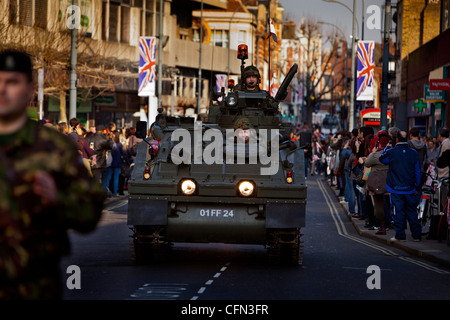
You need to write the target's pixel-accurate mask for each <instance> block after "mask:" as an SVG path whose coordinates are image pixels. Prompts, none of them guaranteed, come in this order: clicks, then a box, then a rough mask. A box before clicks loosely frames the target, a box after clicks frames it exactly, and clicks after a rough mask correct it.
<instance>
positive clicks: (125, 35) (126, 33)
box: [120, 6, 130, 43]
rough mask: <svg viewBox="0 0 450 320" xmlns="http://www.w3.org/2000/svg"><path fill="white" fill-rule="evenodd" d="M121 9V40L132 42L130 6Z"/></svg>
mask: <svg viewBox="0 0 450 320" xmlns="http://www.w3.org/2000/svg"><path fill="white" fill-rule="evenodd" d="M120 9H121V10H120V11H121V15H120V42H123V43H130V7H124V6H122V7H121V8H120Z"/></svg>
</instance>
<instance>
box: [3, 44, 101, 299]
mask: <svg viewBox="0 0 450 320" xmlns="http://www.w3.org/2000/svg"><path fill="white" fill-rule="evenodd" d="M32 70H33V66H32V63H31V59H30V57H29V56H28V55H27V54H25V53H22V52H19V51H14V50H8V51H2V52H0V299H55V298H56V299H58V298H62V289H63V288H62V281H61V280H62V279H61V274H60V270H59V265H60V259H61V256H62V255H65V254H68V253H69V249H70V247H69V239H68V236H67V230H68V229H73V230H76V231H79V232H83V233H84V232H89V231H92V230H93V229H94V228H95V226H96V224H97V222H98V220H99V218H100V215H101V211H102V207H103V201H104V199H103V193H102V189H101V186H100V185H99V184H98V183H96V182H94V181H93V180H92V179H91V178H90V177H89V175H88V172H87V170H86V168H85V167H84V166H83V162H82V161H81V157H80V155H79V153H78V152H77V149H76V147H75V146H74V144H73V142H72V141H71V140H70V138H68V137H67V136H65V135H62V134H60V133H59V132H57V131H56V130H52V129H49V128H46V127H45V126H41V125H39V124H38V123H37V122H35V121H32V120H30V119H29V118H28V115H27V106H28V104H29V102H30V101H31V100H32V98H33V94H34V85H33V79H32V78H33V76H32Z"/></svg>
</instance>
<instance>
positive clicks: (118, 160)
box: [105, 132, 123, 197]
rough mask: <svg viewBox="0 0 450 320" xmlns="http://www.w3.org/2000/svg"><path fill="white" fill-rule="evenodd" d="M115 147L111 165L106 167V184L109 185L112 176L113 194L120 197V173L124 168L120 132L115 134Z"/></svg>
mask: <svg viewBox="0 0 450 320" xmlns="http://www.w3.org/2000/svg"><path fill="white" fill-rule="evenodd" d="M112 139H113V142H114V144H113V147H112V150H111V151H110V152H111V156H112V161H111V165H110V166H109V167H108V168H107V169H106V170H107V173H106V183H105V186H106V187H109V185H110V182H111V178H112V185H113V190H112V194H113V197H118V196H119V195H118V193H117V192H118V188H119V174H120V169H121V168H122V156H123V146H122V144H121V143H120V139H119V134H118V132H117V133H115V134H113V138H112Z"/></svg>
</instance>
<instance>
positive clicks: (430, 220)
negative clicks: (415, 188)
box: [417, 173, 450, 245]
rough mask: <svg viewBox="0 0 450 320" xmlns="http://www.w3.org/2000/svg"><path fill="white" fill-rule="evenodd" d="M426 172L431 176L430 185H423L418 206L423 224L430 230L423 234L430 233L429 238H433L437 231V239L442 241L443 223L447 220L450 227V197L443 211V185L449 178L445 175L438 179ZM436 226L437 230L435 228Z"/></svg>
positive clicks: (449, 242)
mask: <svg viewBox="0 0 450 320" xmlns="http://www.w3.org/2000/svg"><path fill="white" fill-rule="evenodd" d="M425 174H426V175H427V176H429V177H430V178H431V181H430V184H429V185H424V186H423V187H422V195H421V200H420V202H419V205H418V206H417V212H418V218H419V221H420V223H421V224H422V228H424V227H427V226H428V228H429V232H425V233H422V234H428V237H427V239H432V238H433V236H434V232H435V233H436V237H437V240H438V241H439V242H441V241H442V239H443V234H442V231H440V230H442V229H441V228H442V223H443V222H444V221H447V224H448V228H447V229H450V210H448V207H449V206H450V201H449V198H447V201H446V202H445V206H444V207H443V209H444V210H443V211H444V212H442V211H441V186H442V183H445V181H447V182H448V179H449V178H448V177H443V178H439V179H436V178H434V177H433V176H432V175H430V174H429V173H425ZM436 220H437V221H436ZM435 227H436V230H434V229H435ZM447 243H448V245H450V232H448V231H447Z"/></svg>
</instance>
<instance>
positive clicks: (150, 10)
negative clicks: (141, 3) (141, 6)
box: [145, 0, 156, 37]
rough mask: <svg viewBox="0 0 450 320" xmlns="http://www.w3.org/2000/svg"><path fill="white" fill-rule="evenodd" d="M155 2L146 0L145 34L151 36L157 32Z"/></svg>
mask: <svg viewBox="0 0 450 320" xmlns="http://www.w3.org/2000/svg"><path fill="white" fill-rule="evenodd" d="M154 10H155V2H154V0H146V1H145V36H147V37H150V36H154V35H155V34H156V30H155V27H154V25H155V11H154Z"/></svg>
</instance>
